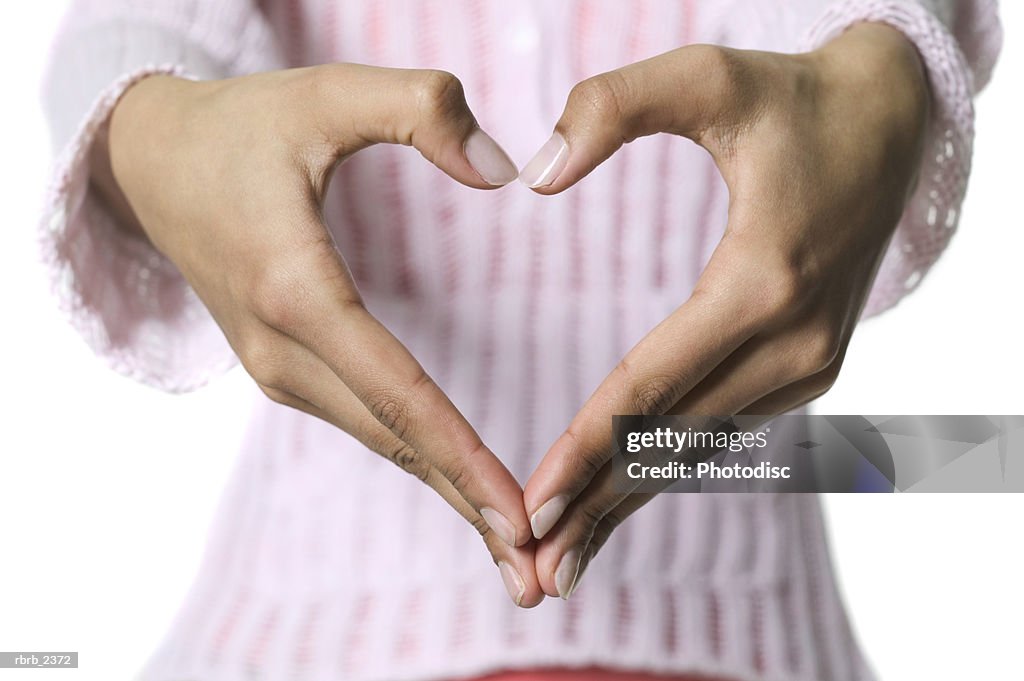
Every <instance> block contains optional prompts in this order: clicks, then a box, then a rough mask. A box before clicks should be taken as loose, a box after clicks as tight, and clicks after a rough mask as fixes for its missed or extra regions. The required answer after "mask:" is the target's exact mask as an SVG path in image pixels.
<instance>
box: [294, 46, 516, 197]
mask: <svg viewBox="0 0 1024 681" xmlns="http://www.w3.org/2000/svg"><path fill="white" fill-rule="evenodd" d="M311 73H315V78H314V82H315V83H316V92H317V94H318V96H319V97H320V100H319V101H320V102H321V103H322V105H323V106H322V107H318V108H317V110H318V111H321V112H325V113H321V114H320V120H321V121H322V127H323V129H324V130H325V131H326V134H327V135H328V137H329V139H331V140H333V141H335V143H336V144H337V145H338V146H340V147H342V148H343V149H344V151H345V152H346V153H351V152H353V151H356V150H358V149H359V148H361V147H363V146H368V145H370V144H376V143H387V144H404V145H411V146H413V147H415V148H416V149H417V150H419V152H420V153H421V154H423V156H424V157H425V158H426V159H427V160H428V161H430V162H431V163H433V164H434V165H436V166H437V167H438V168H440V169H441V170H443V171H444V172H445V173H447V174H448V175H450V176H451V177H452V178H453V179H455V180H457V181H459V182H461V183H463V184H465V185H468V186H470V187H476V188H478V189H493V188H495V187H500V186H503V185H505V184H508V183H509V182H511V181H512V180H514V179H516V176H517V175H518V169H517V168H516V166H515V164H514V163H512V160H511V159H510V158H509V157H508V154H506V153H505V151H504V150H503V149H502V148H501V147H500V146H498V144H497V143H496V142H495V141H494V140H493V139H492V138H491V137H490V136H489V135H488V134H487V133H485V132H484V131H483V130H481V128H480V126H479V125H478V124H477V121H476V118H475V117H474V116H473V113H472V111H470V109H469V105H468V104H467V103H466V97H465V94H464V92H463V89H462V83H461V82H460V81H459V79H458V78H456V77H455V76H454V75H452V74H450V73H447V72H445V71H435V70H421V69H388V68H380V67H374V66H363V65H359V64H333V65H327V66H321V67H315V68H314V69H313V70H312V71H311ZM353 134H354V135H355V137H356V139H357V140H358V142H356V143H355V144H353V140H352V136H353Z"/></svg>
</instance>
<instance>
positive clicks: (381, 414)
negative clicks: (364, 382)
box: [369, 391, 408, 439]
mask: <svg viewBox="0 0 1024 681" xmlns="http://www.w3.org/2000/svg"><path fill="white" fill-rule="evenodd" d="M369 407H370V413H371V414H373V417H374V418H375V419H377V420H378V421H380V422H381V423H382V424H384V427H385V428H387V429H388V430H390V431H391V432H392V433H394V434H395V435H396V436H397V437H399V438H400V439H403V438H404V435H405V432H406V430H407V429H408V407H407V406H406V403H405V401H404V400H403V399H402V398H400V397H399V396H398V395H395V394H394V393H392V392H390V391H385V392H382V393H380V394H378V395H375V396H373V397H372V398H371V399H370V400H369Z"/></svg>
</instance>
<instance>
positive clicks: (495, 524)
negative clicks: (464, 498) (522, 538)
mask: <svg viewBox="0 0 1024 681" xmlns="http://www.w3.org/2000/svg"><path fill="white" fill-rule="evenodd" d="M480 515H482V516H483V517H484V520H485V521H487V524H488V525H489V526H490V528H491V529H492V530H494V534H496V535H498V536H499V537H501V540H502V541H503V542H505V543H506V544H508V545H509V546H515V545H516V526H515V525H513V524H512V523H511V521H509V519H508V518H506V517H505V516H503V515H502V514H500V513H498V512H497V511H495V510H494V509H493V508H481V509H480Z"/></svg>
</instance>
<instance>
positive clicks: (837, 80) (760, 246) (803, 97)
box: [521, 24, 929, 598]
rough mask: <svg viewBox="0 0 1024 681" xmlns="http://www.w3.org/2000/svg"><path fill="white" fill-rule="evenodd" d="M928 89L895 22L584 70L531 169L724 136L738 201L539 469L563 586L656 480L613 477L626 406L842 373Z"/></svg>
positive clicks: (723, 405)
mask: <svg viewBox="0 0 1024 681" xmlns="http://www.w3.org/2000/svg"><path fill="white" fill-rule="evenodd" d="M928 102H929V93H928V88H927V83H926V77H925V73H924V69H923V66H922V64H921V62H920V59H919V57H918V55H917V52H916V51H915V49H914V47H913V45H912V44H911V43H910V42H909V41H908V40H907V39H906V38H905V37H904V36H903V35H902V34H901V33H899V32H898V31H896V30H895V29H893V28H890V27H888V26H885V25H881V24H858V25H857V26H854V27H853V28H851V29H849V30H848V31H847V32H846V33H844V34H843V35H841V36H839V37H838V38H836V39H835V40H833V41H832V42H830V43H829V44H828V45H826V46H824V47H823V48H821V49H820V50H817V51H815V52H811V53H807V54H798V55H784V54H776V53H768V52H753V51H742V50H733V49H726V48H721V47H714V46H706V45H695V46H689V47H684V48H680V49H678V50H674V51H672V52H668V53H666V54H664V55H661V56H658V57H655V58H653V59H649V60H646V61H643V62H638V63H636V64H632V65H630V66H627V67H625V68H623V69H620V70H618V71H613V72H610V73H605V74H602V75H599V76H596V77H594V78H591V79H589V80H586V81H583V82H582V83H579V84H578V85H577V86H576V87H575V88H574V89H573V90H572V92H571V93H570V95H569V99H568V103H567V105H566V108H565V111H564V113H563V115H562V118H561V119H560V121H559V122H558V124H557V126H556V128H555V130H556V134H555V136H554V137H553V138H552V141H550V142H549V143H548V144H547V145H545V147H544V148H543V149H542V151H541V152H540V153H539V154H538V157H537V158H535V159H534V161H531V163H530V164H528V165H527V167H526V168H525V169H524V171H523V173H522V175H521V179H523V180H524V181H525V182H526V183H527V184H528V185H530V186H531V187H532V188H533V189H534V190H535V191H536V192H538V193H541V194H556V193H558V192H561V191H563V190H565V189H567V188H568V187H570V186H572V185H573V184H575V183H576V182H578V181H579V180H580V179H581V178H583V177H584V176H585V175H587V173H589V172H590V171H591V170H593V169H594V168H595V167H596V166H597V165H598V164H600V163H602V162H603V161H605V160H606V159H607V158H608V157H610V156H611V155H612V154H613V153H614V152H615V151H616V150H617V149H618V148H619V147H620V146H621V145H622V144H623V143H626V142H629V141H631V140H633V139H635V138H637V137H641V136H644V135H651V134H654V133H658V132H668V133H672V134H676V135H682V136H684V137H688V138H689V139H691V140H693V141H694V142H696V143H697V144H699V145H701V146H702V147H704V148H705V149H706V150H707V151H708V152H710V154H711V155H712V157H713V158H714V160H715V163H716V164H717V165H718V168H719V170H720V171H721V174H722V177H723V178H724V180H725V183H726V185H727V186H728V188H729V194H730V202H729V220H728V226H727V228H726V231H725V235H724V237H723V238H722V240H721V242H720V243H719V244H718V246H717V248H716V250H715V252H714V254H713V256H712V258H711V260H710V262H709V263H708V265H707V267H706V269H705V270H704V272H703V273H702V275H701V277H700V279H699V281H698V282H697V284H696V286H695V288H694V291H693V294H692V295H691V296H690V298H689V299H688V300H687V301H686V302H685V303H684V304H683V305H681V306H680V307H679V308H678V309H677V310H676V311H675V312H674V313H673V314H672V315H671V316H669V317H668V318H667V319H665V320H664V321H663V322H661V324H659V325H658V326H657V327H656V328H655V329H654V330H653V331H651V333H650V334H648V335H647V336H646V337H645V338H644V339H643V340H641V341H640V342H639V343H638V344H637V345H636V347H634V348H633V349H632V350H630V352H629V353H628V354H627V355H626V357H625V358H623V359H622V361H621V362H620V363H619V365H618V366H617V367H616V369H615V370H614V371H613V372H612V373H611V374H610V375H609V376H608V377H607V378H606V379H605V380H604V382H603V383H602V384H601V386H600V387H599V388H598V389H597V391H596V392H595V393H594V394H593V395H592V396H591V397H590V399H589V400H588V401H587V403H586V404H585V405H584V406H583V408H582V409H581V410H580V412H579V413H578V414H577V415H576V417H575V418H574V419H573V421H572V423H571V424H570V425H569V427H568V429H567V430H566V431H565V433H564V434H563V435H562V436H561V437H560V438H559V439H558V440H557V441H556V442H555V443H554V445H553V446H552V447H551V449H550V450H549V451H548V452H547V454H546V455H545V457H544V459H543V461H542V462H541V464H540V465H539V466H538V468H537V470H536V471H535V472H534V473H533V475H532V476H531V478H530V479H529V481H528V483H527V485H526V488H525V502H526V510H527V512H528V513H530V514H531V521H532V525H533V531H534V534H535V536H536V537H538V538H540V539H542V541H541V542H540V544H539V546H538V548H537V553H536V566H537V575H538V577H539V579H540V584H541V587H542V588H543V590H544V592H545V593H547V594H548V595H551V596H555V595H559V596H562V597H563V598H565V597H568V596H569V594H570V593H571V592H572V590H573V589H574V588H575V586H576V584H578V582H579V575H580V574H582V572H583V570H584V569H585V568H586V566H587V564H588V563H589V561H590V560H591V559H593V557H594V555H595V554H596V553H597V551H598V550H599V549H600V547H601V546H602V544H604V542H605V541H606V540H607V539H608V537H609V535H610V534H611V532H612V530H613V529H614V528H615V527H616V526H617V525H618V524H619V523H621V522H622V521H623V520H624V519H625V518H626V517H628V516H629V515H630V514H631V513H632V512H633V511H635V510H636V509H638V508H639V507H640V506H642V505H643V504H645V503H646V502H647V501H649V500H650V498H651V495H649V494H624V493H622V492H621V491H616V489H615V485H613V479H612V467H611V458H612V452H613V449H614V446H613V445H614V443H613V440H612V431H611V417H612V415H615V414H705V415H732V414H741V413H742V414H759V415H766V416H769V415H775V414H780V413H783V412H785V411H788V410H791V409H794V408H796V407H798V406H800V405H802V404H804V403H806V402H809V401H810V400H813V399H814V398H816V397H818V396H819V395H821V394H822V393H824V392H825V391H827V390H828V389H829V388H830V387H831V385H832V384H833V382H834V381H835V380H836V377H837V375H838V372H839V367H840V365H841V363H842V360H843V355H844V353H845V350H846V347H847V344H848V342H849V340H850V336H851V334H852V332H853V328H854V326H855V324H856V322H857V319H858V317H859V314H860V311H861V308H862V306H863V304H864V302H865V299H866V297H867V294H868V291H869V290H870V287H871V284H872V282H873V280H874V276H875V272H876V271H877V268H878V265H879V263H880V261H881V259H882V256H883V254H884V253H885V250H886V247H887V245H888V242H889V239H890V237H891V236H892V233H893V231H894V229H895V227H896V225H897V223H898V221H899V219H900V216H901V214H902V212H903V209H904V205H905V203H906V201H907V199H908V198H909V195H910V193H911V190H912V188H913V185H914V182H915V179H916V173H917V169H918V166H919V160H920V157H921V151H922V141H923V137H924V132H925V127H926V124H927V118H928Z"/></svg>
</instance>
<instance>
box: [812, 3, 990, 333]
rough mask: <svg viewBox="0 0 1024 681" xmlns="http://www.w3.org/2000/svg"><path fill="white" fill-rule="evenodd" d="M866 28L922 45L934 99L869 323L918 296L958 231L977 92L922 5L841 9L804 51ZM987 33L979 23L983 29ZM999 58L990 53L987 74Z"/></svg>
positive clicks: (948, 38) (819, 26) (829, 15)
mask: <svg viewBox="0 0 1024 681" xmlns="http://www.w3.org/2000/svg"><path fill="white" fill-rule="evenodd" d="M967 4H971V3H967ZM982 4H984V3H982ZM992 12H993V14H994V5H993V9H992ZM861 21H871V22H882V23H886V24H889V25H891V26H893V27H895V28H896V29H898V30H900V31H901V32H902V33H903V34H904V35H906V36H907V38H908V39H909V40H911V41H912V42H913V43H914V44H915V45H916V47H917V50H918V52H919V54H920V56H921V59H922V61H923V63H924V65H925V68H926V70H927V75H928V81H929V84H930V89H931V96H932V107H931V119H930V121H929V123H928V130H927V135H926V141H925V147H924V157H923V159H922V162H921V168H920V176H919V180H918V185H917V188H916V190H915V192H914V194H913V196H912V198H911V199H910V201H909V203H908V205H907V207H906V209H905V211H904V214H903V217H902V219H901V221H900V223H899V226H898V227H897V229H896V232H895V234H894V235H893V238H892V242H891V243H890V246H889V249H888V251H887V252H886V254H885V257H884V259H883V261H882V264H881V267H880V269H879V271H878V275H877V277H876V279H875V283H874V287H873V288H872V291H871V293H870V295H869V297H868V300H867V303H866V305H865V308H864V311H863V316H864V317H867V316H871V315H875V314H878V313H880V312H883V311H885V310H887V309H888V308H890V307H892V306H894V305H895V304H896V303H897V302H899V301H900V300H901V299H902V298H903V296H905V295H906V294H908V293H909V292H911V291H913V290H914V289H916V288H917V287H918V286H919V285H920V283H921V281H922V279H923V278H924V276H925V274H926V273H927V272H928V270H929V269H930V268H931V266H932V265H933V264H934V263H935V261H936V260H937V259H938V257H939V255H940V254H941V253H942V251H943V250H944V249H945V247H946V245H947V244H948V243H949V240H950V237H952V235H953V233H954V232H955V231H956V228H957V225H958V223H959V219H960V207H961V204H962V202H963V199H964V194H965V192H966V188H967V179H968V176H969V175H970V170H971V153H972V147H973V142H974V107H973V103H972V96H973V94H974V91H975V89H974V82H973V81H974V78H973V73H972V70H971V67H970V65H969V64H968V62H967V60H966V59H965V57H964V53H963V51H962V50H961V48H960V45H959V44H958V42H957V39H956V38H955V37H954V35H953V33H952V32H951V31H950V30H949V29H948V28H947V26H946V25H945V24H944V23H943V22H942V21H941V20H940V19H939V17H938V16H937V15H936V14H935V13H934V12H933V11H930V10H929V9H928V8H926V7H925V6H924V5H923V4H922V3H921V2H918V1H916V0H841V1H839V2H835V3H833V4H832V5H830V6H829V7H828V9H827V10H826V11H825V13H824V14H823V15H822V16H821V18H820V20H819V21H818V22H817V23H816V24H815V25H814V26H813V27H812V29H811V30H810V32H809V33H808V34H807V36H806V38H805V40H804V45H803V49H805V50H808V51H809V50H813V49H816V48H818V47H820V46H822V45H823V44H825V43H827V42H828V41H829V40H831V39H833V38H835V37H836V36H837V35H839V34H840V33H842V32H843V31H844V30H845V29H846V28H848V27H849V26H851V25H852V24H854V23H857V22H861ZM988 25H989V27H990V28H989V30H990V31H995V32H996V33H995V34H993V35H989V36H986V37H987V38H990V39H998V37H999V36H998V26H999V24H998V21H997V20H994V21H991V22H989V24H988ZM982 26H983V24H982V23H979V24H977V27H978V30H982ZM982 40H984V38H982ZM997 52H998V48H996V50H995V53H997ZM995 53H993V52H991V50H989V51H988V52H987V53H986V54H987V55H988V66H987V69H988V71H990V70H991V64H992V63H993V62H994V60H995ZM982 66H984V65H982ZM988 71H985V72H984V77H985V78H987V73H988Z"/></svg>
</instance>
